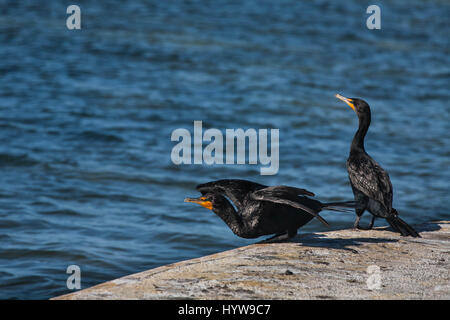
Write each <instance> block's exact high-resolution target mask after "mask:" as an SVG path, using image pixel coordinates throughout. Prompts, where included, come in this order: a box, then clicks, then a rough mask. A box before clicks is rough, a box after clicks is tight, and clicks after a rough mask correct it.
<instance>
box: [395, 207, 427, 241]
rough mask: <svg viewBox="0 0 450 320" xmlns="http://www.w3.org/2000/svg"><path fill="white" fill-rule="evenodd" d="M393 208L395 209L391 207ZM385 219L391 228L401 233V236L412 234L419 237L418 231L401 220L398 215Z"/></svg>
mask: <svg viewBox="0 0 450 320" xmlns="http://www.w3.org/2000/svg"><path fill="white" fill-rule="evenodd" d="M393 210H395V209H393ZM395 213H397V212H395ZM386 220H387V222H388V223H389V224H390V226H391V227H392V229H394V230H395V231H397V232H399V233H401V235H402V236H412V237H415V238H421V236H420V235H419V233H418V232H417V231H416V230H414V228H413V227H411V226H410V225H409V224H407V223H406V222H405V221H403V220H402V219H400V218H399V217H397V216H395V217H392V218H386Z"/></svg>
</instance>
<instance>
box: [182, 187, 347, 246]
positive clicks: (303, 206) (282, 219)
mask: <svg viewBox="0 0 450 320" xmlns="http://www.w3.org/2000/svg"><path fill="white" fill-rule="evenodd" d="M197 190H198V191H200V192H201V193H202V196H201V197H199V198H186V199H185V201H186V202H195V203H198V204H200V205H202V206H204V207H206V208H208V209H210V210H212V211H213V212H214V213H215V214H216V215H218V216H219V217H220V218H221V219H222V220H223V221H224V222H225V223H226V224H227V225H228V227H229V228H230V229H231V230H232V231H233V233H234V234H236V235H237V236H239V237H242V238H257V237H260V236H264V235H271V234H275V235H274V236H273V237H271V238H269V239H267V240H266V241H265V242H276V241H282V240H287V239H290V238H292V237H294V236H295V235H296V234H297V229H298V228H300V227H301V226H303V225H305V224H306V223H308V222H309V221H311V220H312V219H313V218H314V217H316V218H318V219H319V220H320V221H321V222H322V223H324V224H326V225H328V223H327V222H326V221H325V219H323V218H322V217H321V216H320V215H319V212H320V211H322V210H325V209H327V210H335V211H345V210H349V209H353V208H354V202H353V201H347V202H334V203H322V202H320V201H318V200H315V199H311V198H310V197H311V196H314V194H313V193H312V192H310V191H308V190H305V189H300V188H295V187H288V186H274V187H267V186H265V185H262V184H259V183H255V182H252V181H248V180H238V179H225V180H218V181H212V182H208V183H205V184H200V185H198V186H197Z"/></svg>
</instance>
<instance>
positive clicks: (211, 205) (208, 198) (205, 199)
mask: <svg viewBox="0 0 450 320" xmlns="http://www.w3.org/2000/svg"><path fill="white" fill-rule="evenodd" d="M184 202H193V203H198V204H199V205H201V206H202V207H205V208H206V209H209V210H213V211H216V210H220V209H221V208H224V207H225V206H226V205H227V202H228V200H227V199H226V198H225V197H224V196H222V195H220V194H218V193H214V192H209V193H205V194H203V195H202V196H201V197H198V198H186V199H184Z"/></svg>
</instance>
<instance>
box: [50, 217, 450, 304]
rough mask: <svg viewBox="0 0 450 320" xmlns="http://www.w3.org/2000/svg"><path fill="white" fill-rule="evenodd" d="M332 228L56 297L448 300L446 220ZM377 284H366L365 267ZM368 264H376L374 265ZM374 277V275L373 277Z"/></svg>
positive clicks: (449, 231) (449, 225)
mask: <svg viewBox="0 0 450 320" xmlns="http://www.w3.org/2000/svg"><path fill="white" fill-rule="evenodd" d="M416 229H417V230H418V231H419V232H420V234H421V235H422V238H420V239H418V238H411V237H401V236H400V235H398V234H396V233H393V232H391V231H390V230H388V229H386V228H377V229H376V230H371V231H359V230H353V229H350V230H339V231H331V232H323V233H314V234H303V235H299V236H297V237H296V238H295V239H294V240H293V241H291V242H287V243H276V244H253V245H249V246H246V247H242V248H237V249H233V250H230V251H225V252H221V253H217V254H213V255H210V256H206V257H202V258H197V259H192V260H187V261H182V262H178V263H174V264H170V265H167V266H163V267H159V268H155V269H152V270H148V271H144V272H141V273H136V274H133V275H129V276H126V277H123V278H119V279H116V280H113V281H109V282H106V283H103V284H100V285H97V286H94V287H92V288H88V289H84V290H81V291H78V292H75V293H71V294H67V295H63V296H60V297H57V298H55V299H180V298H181V299H450V281H449V280H450V264H449V259H450V255H449V254H450V221H440V222H437V223H428V224H424V225H420V226H416ZM372 265H375V266H378V267H379V268H380V269H379V270H380V271H379V275H380V277H381V288H380V289H372V290H369V289H368V284H367V281H368V279H369V277H372V278H371V279H376V274H371V273H370V269H369V272H368V267H369V266H372ZM374 268H375V269H376V268H377V267H374ZM374 277H375V278H374Z"/></svg>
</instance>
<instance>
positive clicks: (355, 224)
mask: <svg viewBox="0 0 450 320" xmlns="http://www.w3.org/2000/svg"><path fill="white" fill-rule="evenodd" d="M359 220H361V216H358V215H357V216H356V220H355V223H354V224H353V228H354V229H359V228H360V226H359Z"/></svg>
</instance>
